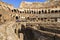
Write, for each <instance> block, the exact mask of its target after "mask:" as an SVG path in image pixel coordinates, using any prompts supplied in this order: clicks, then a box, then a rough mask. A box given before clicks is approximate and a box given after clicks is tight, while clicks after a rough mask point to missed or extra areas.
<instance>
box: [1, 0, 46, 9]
mask: <svg viewBox="0 0 60 40" xmlns="http://www.w3.org/2000/svg"><path fill="white" fill-rule="evenodd" d="M2 1H3V2H6V3H8V4H12V5H13V6H14V7H15V8H18V7H19V5H20V3H21V2H22V1H23V0H2ZM24 1H27V2H35V1H37V2H44V1H45V0H24Z"/></svg>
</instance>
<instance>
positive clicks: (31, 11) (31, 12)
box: [12, 9, 60, 14]
mask: <svg viewBox="0 0 60 40" xmlns="http://www.w3.org/2000/svg"><path fill="white" fill-rule="evenodd" d="M12 12H15V13H29V14H46V13H60V10H39V11H34V10H24V11H19V10H18V9H13V10H12Z"/></svg>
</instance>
